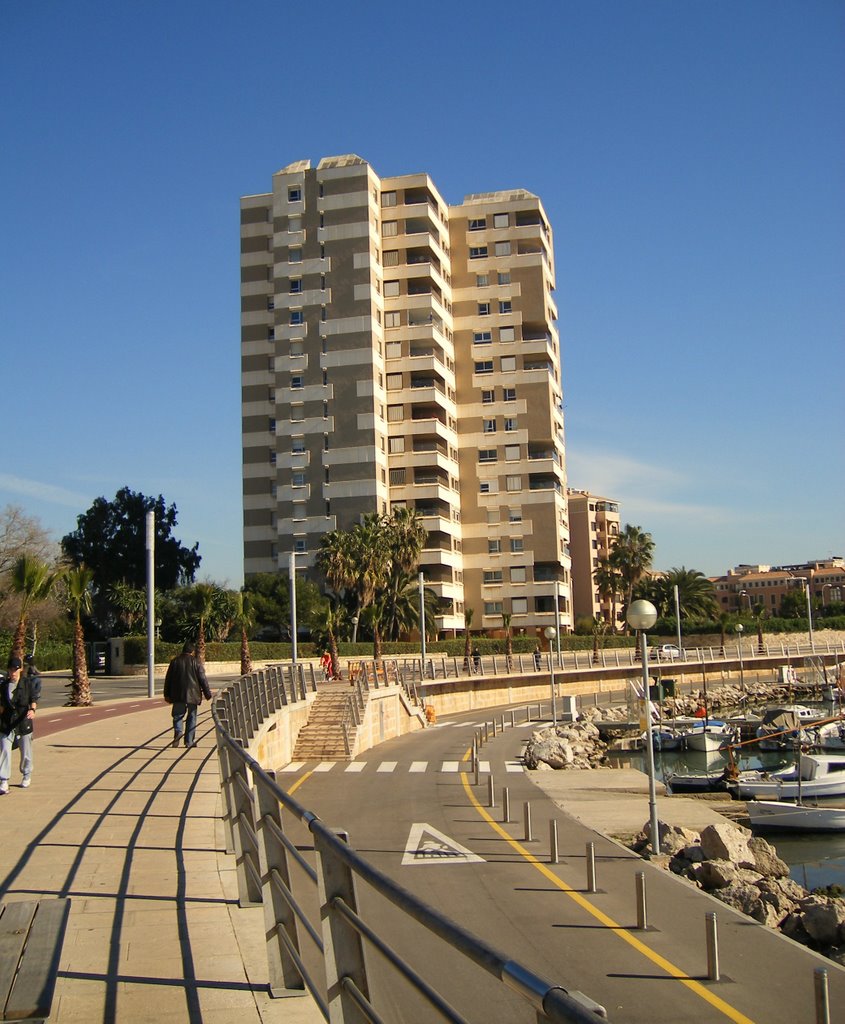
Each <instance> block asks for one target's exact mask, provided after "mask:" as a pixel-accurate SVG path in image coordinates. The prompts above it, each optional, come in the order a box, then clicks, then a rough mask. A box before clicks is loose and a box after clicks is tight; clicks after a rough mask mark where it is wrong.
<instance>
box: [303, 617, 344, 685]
mask: <svg viewBox="0 0 845 1024" xmlns="http://www.w3.org/2000/svg"><path fill="white" fill-rule="evenodd" d="M343 620H344V609H343V607H342V606H341V605H340V604H339V603H338V601H337V599H335V600H332V599H331V598H328V597H326V598H323V599H322V600H321V601H320V603H319V604H317V605H315V606H314V608H313V609H312V610H311V613H310V619H309V621H310V627H311V637H312V639H313V641H314V642H315V643H316V644H317V645H318V646H319V647H320V648H322V649H323V650H326V649H327V650H328V652H329V657H330V658H331V659H332V675H333V676H334V677H335V679H340V655H339V653H338V648H337V638H338V634H339V632H340V630H341V629H342V627H343Z"/></svg>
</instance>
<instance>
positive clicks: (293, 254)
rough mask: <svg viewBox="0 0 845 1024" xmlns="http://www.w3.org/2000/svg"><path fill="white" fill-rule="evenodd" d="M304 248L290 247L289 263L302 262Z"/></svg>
mask: <svg viewBox="0 0 845 1024" xmlns="http://www.w3.org/2000/svg"><path fill="white" fill-rule="evenodd" d="M301 262H302V249H288V263H301Z"/></svg>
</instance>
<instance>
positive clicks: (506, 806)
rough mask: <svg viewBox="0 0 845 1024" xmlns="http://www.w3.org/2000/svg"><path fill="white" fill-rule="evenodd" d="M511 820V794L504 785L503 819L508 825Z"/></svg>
mask: <svg viewBox="0 0 845 1024" xmlns="http://www.w3.org/2000/svg"><path fill="white" fill-rule="evenodd" d="M510 820H511V796H510V793H509V792H508V787H507V786H503V787H502V821H503V822H504V823H505V824H506V825H507V823H508V822H509V821H510Z"/></svg>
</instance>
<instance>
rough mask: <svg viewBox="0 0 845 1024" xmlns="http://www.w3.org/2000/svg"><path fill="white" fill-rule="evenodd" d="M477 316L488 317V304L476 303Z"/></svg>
mask: <svg viewBox="0 0 845 1024" xmlns="http://www.w3.org/2000/svg"><path fill="white" fill-rule="evenodd" d="M478 315H479V316H490V303H489V302H479V303H478Z"/></svg>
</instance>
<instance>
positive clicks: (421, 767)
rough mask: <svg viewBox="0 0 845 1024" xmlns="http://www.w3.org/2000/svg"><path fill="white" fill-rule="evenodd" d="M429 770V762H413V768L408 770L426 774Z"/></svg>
mask: <svg viewBox="0 0 845 1024" xmlns="http://www.w3.org/2000/svg"><path fill="white" fill-rule="evenodd" d="M426 768H428V761H413V762H412V763H411V767H410V768H409V769H408V771H410V772H424V771H425V770H426Z"/></svg>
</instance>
